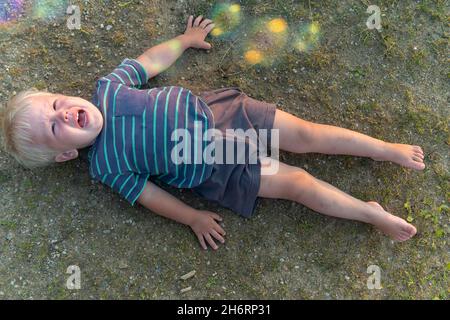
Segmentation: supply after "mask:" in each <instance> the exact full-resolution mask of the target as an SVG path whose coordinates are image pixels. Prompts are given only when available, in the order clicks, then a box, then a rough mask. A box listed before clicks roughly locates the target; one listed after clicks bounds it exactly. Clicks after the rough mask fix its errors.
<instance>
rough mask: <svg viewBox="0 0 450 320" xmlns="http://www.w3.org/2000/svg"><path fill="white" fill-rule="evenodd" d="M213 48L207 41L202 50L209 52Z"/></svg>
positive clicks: (201, 46) (202, 45)
mask: <svg viewBox="0 0 450 320" xmlns="http://www.w3.org/2000/svg"><path fill="white" fill-rule="evenodd" d="M211 48H212V46H211V44H209V43H208V42H205V41H203V43H202V44H201V45H200V49H205V50H209V49H211Z"/></svg>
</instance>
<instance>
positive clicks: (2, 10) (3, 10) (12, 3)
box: [0, 0, 24, 26]
mask: <svg viewBox="0 0 450 320" xmlns="http://www.w3.org/2000/svg"><path fill="white" fill-rule="evenodd" d="M23 6H24V0H9V1H1V0H0V26H1V25H4V24H6V23H9V22H13V21H14V20H17V18H18V17H19V16H20V14H21V13H22V12H23Z"/></svg>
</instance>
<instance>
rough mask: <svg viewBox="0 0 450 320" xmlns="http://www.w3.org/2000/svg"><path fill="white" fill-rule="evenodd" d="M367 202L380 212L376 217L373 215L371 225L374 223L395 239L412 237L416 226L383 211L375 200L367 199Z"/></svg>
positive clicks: (403, 239) (404, 239) (400, 239)
mask: <svg viewBox="0 0 450 320" xmlns="http://www.w3.org/2000/svg"><path fill="white" fill-rule="evenodd" d="M367 203H368V204H369V205H371V206H373V207H374V208H376V209H377V210H378V211H379V212H380V215H379V216H378V217H374V220H373V225H375V226H376V227H377V228H378V229H380V230H381V231H382V232H383V233H385V234H387V235H388V236H390V237H391V238H392V239H394V240H397V241H406V240H408V239H410V238H412V237H414V235H415V234H416V233H417V229H416V227H414V226H413V225H412V224H410V223H408V222H406V221H405V220H403V219H402V218H399V217H396V216H394V215H392V214H390V213H389V212H387V211H385V210H384V209H383V207H382V206H381V205H380V204H379V203H377V202H375V201H368V202H367Z"/></svg>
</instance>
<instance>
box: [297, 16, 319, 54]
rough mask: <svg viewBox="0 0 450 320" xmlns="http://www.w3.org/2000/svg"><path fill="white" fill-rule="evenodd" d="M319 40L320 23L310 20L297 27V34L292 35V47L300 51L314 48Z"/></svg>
mask: <svg viewBox="0 0 450 320" xmlns="http://www.w3.org/2000/svg"><path fill="white" fill-rule="evenodd" d="M319 40H320V25H319V23H318V22H315V21H313V22H311V23H309V24H306V25H302V26H300V27H299V32H298V34H297V35H296V36H295V37H294V43H293V46H294V48H295V49H296V50H297V51H299V52H302V53H308V52H310V51H312V50H314V49H315V48H316V47H317V45H318V44H319Z"/></svg>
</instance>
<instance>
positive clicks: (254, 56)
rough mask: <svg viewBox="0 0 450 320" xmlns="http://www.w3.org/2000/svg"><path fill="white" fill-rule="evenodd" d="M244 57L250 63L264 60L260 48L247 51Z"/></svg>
mask: <svg viewBox="0 0 450 320" xmlns="http://www.w3.org/2000/svg"><path fill="white" fill-rule="evenodd" d="M244 57H245V60H246V61H247V62H248V63H250V64H258V63H261V61H263V55H262V53H261V51H259V50H249V51H247V52H246V53H245V55H244Z"/></svg>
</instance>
